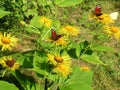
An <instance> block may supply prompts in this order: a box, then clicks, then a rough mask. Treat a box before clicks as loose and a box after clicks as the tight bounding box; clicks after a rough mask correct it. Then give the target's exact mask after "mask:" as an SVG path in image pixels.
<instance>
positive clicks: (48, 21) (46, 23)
mask: <svg viewBox="0 0 120 90" xmlns="http://www.w3.org/2000/svg"><path fill="white" fill-rule="evenodd" d="M38 21H39V22H40V23H42V24H43V25H44V26H45V27H50V26H51V24H52V20H51V19H49V18H46V17H44V16H43V17H41V18H40V19H39V20H38Z"/></svg>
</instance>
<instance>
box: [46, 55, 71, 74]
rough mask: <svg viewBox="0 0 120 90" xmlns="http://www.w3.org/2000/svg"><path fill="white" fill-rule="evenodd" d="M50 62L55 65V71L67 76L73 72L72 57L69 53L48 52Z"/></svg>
mask: <svg viewBox="0 0 120 90" xmlns="http://www.w3.org/2000/svg"><path fill="white" fill-rule="evenodd" d="M47 56H48V59H49V62H50V64H52V65H53V66H54V68H53V72H55V73H57V74H60V75H62V76H67V75H69V74H70V73H71V72H72V68H71V64H72V63H71V58H70V57H69V56H68V55H67V54H64V55H60V54H48V55H47Z"/></svg>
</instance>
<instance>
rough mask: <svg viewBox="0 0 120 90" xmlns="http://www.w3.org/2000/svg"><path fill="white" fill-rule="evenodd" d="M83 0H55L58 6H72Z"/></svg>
mask: <svg viewBox="0 0 120 90" xmlns="http://www.w3.org/2000/svg"><path fill="white" fill-rule="evenodd" d="M82 2H83V0H56V4H57V5H58V6H59V7H67V6H73V5H77V4H80V3H82Z"/></svg>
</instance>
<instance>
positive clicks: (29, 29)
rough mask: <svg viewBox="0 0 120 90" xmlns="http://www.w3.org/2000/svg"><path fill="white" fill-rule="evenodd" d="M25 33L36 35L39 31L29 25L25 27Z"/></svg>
mask: <svg viewBox="0 0 120 90" xmlns="http://www.w3.org/2000/svg"><path fill="white" fill-rule="evenodd" d="M25 31H27V32H29V33H36V34H40V31H39V30H38V28H37V27H35V26H32V25H29V26H27V27H26V29H25Z"/></svg>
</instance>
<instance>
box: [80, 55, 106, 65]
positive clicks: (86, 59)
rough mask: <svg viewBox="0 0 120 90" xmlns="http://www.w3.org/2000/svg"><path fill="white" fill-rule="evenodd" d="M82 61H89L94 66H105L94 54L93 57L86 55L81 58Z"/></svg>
mask: <svg viewBox="0 0 120 90" xmlns="http://www.w3.org/2000/svg"><path fill="white" fill-rule="evenodd" d="M80 58H81V59H82V60H84V61H87V62H89V63H92V64H103V65H105V64H104V63H103V62H102V61H101V60H100V59H99V57H98V56H97V54H95V53H93V54H92V55H87V54H84V55H82V56H81V57H80Z"/></svg>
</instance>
